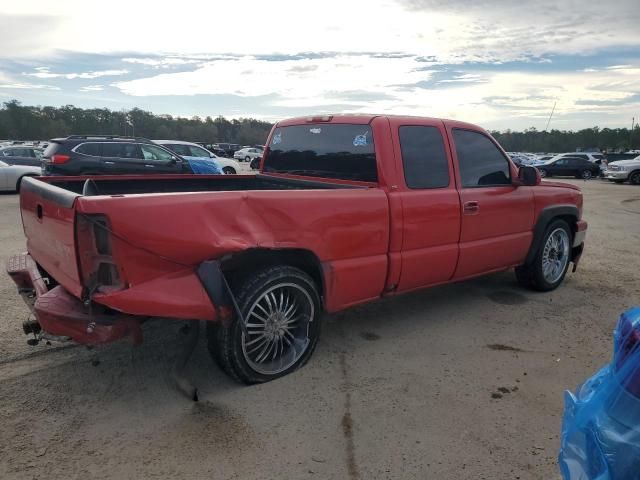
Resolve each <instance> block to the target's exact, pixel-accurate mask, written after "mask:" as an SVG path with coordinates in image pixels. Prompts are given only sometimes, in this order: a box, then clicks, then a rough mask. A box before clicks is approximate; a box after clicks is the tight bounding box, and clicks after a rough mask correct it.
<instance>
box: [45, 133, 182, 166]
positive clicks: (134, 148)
mask: <svg viewBox="0 0 640 480" xmlns="http://www.w3.org/2000/svg"><path fill="white" fill-rule="evenodd" d="M42 173H43V175H119V174H130V175H149V174H172V173H173V174H176V173H194V171H193V169H192V168H191V166H190V164H189V162H188V161H186V160H183V159H182V158H180V156H178V155H176V154H174V153H173V152H171V151H170V150H167V149H166V148H164V147H161V146H160V145H156V144H154V143H153V142H152V141H151V140H148V139H146V138H139V137H120V136H111V135H107V136H100V135H71V136H69V137H66V138H54V139H53V140H51V142H50V143H49V146H48V147H47V149H46V150H45V151H44V154H43V156H42Z"/></svg>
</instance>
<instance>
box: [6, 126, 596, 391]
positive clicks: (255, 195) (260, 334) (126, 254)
mask: <svg viewBox="0 0 640 480" xmlns="http://www.w3.org/2000/svg"><path fill="white" fill-rule="evenodd" d="M20 208H21V212H22V221H23V225H24V232H25V235H26V237H27V249H28V254H21V255H16V256H14V257H13V258H11V259H10V260H9V263H8V272H9V274H10V275H11V276H12V278H13V279H14V281H15V282H16V283H17V285H18V287H19V291H20V293H21V294H22V295H23V297H24V298H25V300H26V301H27V303H28V304H30V305H31V306H32V308H33V311H34V313H35V317H36V319H37V321H36V322H31V323H30V324H28V325H26V326H25V332H31V333H34V334H36V336H37V335H45V334H46V335H48V336H49V337H47V338H50V337H51V336H59V337H63V338H65V339H68V338H71V339H73V340H74V341H76V342H79V343H83V344H98V343H106V342H110V341H113V340H116V339H118V338H121V337H124V336H127V335H131V336H133V337H134V339H135V340H137V341H140V340H141V329H140V324H141V323H142V322H143V321H145V320H148V319H152V318H165V319H182V320H205V321H206V322H207V334H208V340H209V346H210V350H211V353H212V355H213V357H214V358H215V359H216V360H217V362H218V363H219V364H220V365H221V366H222V367H223V369H224V370H225V371H226V372H227V373H229V374H230V375H232V376H233V377H234V378H236V379H238V380H240V381H243V382H246V383H256V382H264V381H268V380H271V379H274V378H277V377H279V376H282V375H285V374H287V373H289V372H291V371H292V370H294V369H296V368H298V367H300V366H301V365H302V364H304V363H305V362H306V361H307V360H308V359H309V357H310V356H311V354H312V352H313V350H314V347H315V345H316V343H317V341H318V337H319V334H320V319H321V313H322V312H323V311H326V312H336V311H338V310H342V309H345V308H347V307H350V306H352V305H357V304H360V303H363V302H368V301H371V300H375V299H378V298H380V297H382V296H386V295H396V294H399V293H404V292H408V291H411V290H415V289H419V288H424V287H429V286H433V285H438V284H443V283H447V282H454V281H459V280H464V279H467V278H472V277H476V276H479V275H484V274H486V273H490V272H496V271H500V270H506V269H510V268H515V271H516V275H517V278H518V280H519V281H520V282H521V283H522V284H524V285H527V286H530V287H532V288H535V289H538V290H543V291H545V290H552V289H554V288H556V287H557V286H558V285H559V284H560V283H561V282H562V280H563V278H564V276H565V274H566V272H567V270H568V268H569V264H570V262H573V263H574V270H575V265H577V262H578V260H579V258H580V255H581V253H582V249H583V242H584V238H585V234H586V229H587V224H586V222H585V221H583V220H582V218H581V217H582V194H581V192H580V190H579V189H578V188H577V187H574V186H572V185H568V184H561V183H552V182H546V181H545V182H542V183H541V181H540V176H539V175H538V173H537V171H536V170H535V169H534V168H532V167H522V168H520V169H518V168H517V167H516V166H515V165H514V164H513V163H512V162H511V161H510V159H509V157H508V156H507V155H506V154H505V153H504V151H503V150H502V148H500V146H499V145H498V144H497V143H496V141H495V140H494V139H493V138H492V137H491V136H490V135H489V134H488V133H487V132H486V131H484V130H483V129H481V128H479V127H477V126H474V125H471V124H468V123H462V122H457V121H450V120H440V119H434V118H418V117H403V116H385V115H335V116H318V117H309V118H295V119H290V120H285V121H282V122H279V123H278V124H276V125H275V126H274V128H273V130H272V131H271V134H270V135H269V139H268V143H267V148H266V151H265V154H264V157H263V160H262V165H261V169H260V173H259V174H257V175H244V176H243V175H233V176H231V175H230V176H202V175H200V176H189V175H180V176H172V175H157V176H144V177H142V176H112V177H109V176H104V177H92V178H87V177H47V178H38V179H30V178H27V179H25V180H24V182H23V185H22V189H21V194H20Z"/></svg>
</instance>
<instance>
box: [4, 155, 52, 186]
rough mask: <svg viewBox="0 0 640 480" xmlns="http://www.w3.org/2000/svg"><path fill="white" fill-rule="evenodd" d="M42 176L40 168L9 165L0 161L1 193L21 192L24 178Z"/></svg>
mask: <svg viewBox="0 0 640 480" xmlns="http://www.w3.org/2000/svg"><path fill="white" fill-rule="evenodd" d="M39 175H42V170H41V169H40V167H31V166H25V165H8V164H6V163H4V162H2V161H0V191H7V190H8V191H19V190H20V182H22V179H23V178H24V177H37V176H39Z"/></svg>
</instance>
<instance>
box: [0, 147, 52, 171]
mask: <svg viewBox="0 0 640 480" xmlns="http://www.w3.org/2000/svg"><path fill="white" fill-rule="evenodd" d="M42 152H43V150H42V149H41V148H37V147H33V146H22V145H19V146H15V147H14V146H10V147H3V148H0V160H2V161H3V162H5V163H8V164H9V165H29V166H32V167H40V164H41V163H42V160H41V159H42Z"/></svg>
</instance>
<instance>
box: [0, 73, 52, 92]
mask: <svg viewBox="0 0 640 480" xmlns="http://www.w3.org/2000/svg"><path fill="white" fill-rule="evenodd" d="M0 88H6V89H11V90H60V88H59V87H56V86H54V85H44V84H37V83H28V82H20V81H16V80H14V79H13V78H11V77H10V76H7V75H5V74H4V73H2V72H0Z"/></svg>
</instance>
